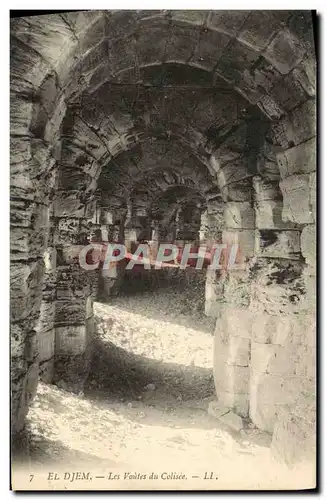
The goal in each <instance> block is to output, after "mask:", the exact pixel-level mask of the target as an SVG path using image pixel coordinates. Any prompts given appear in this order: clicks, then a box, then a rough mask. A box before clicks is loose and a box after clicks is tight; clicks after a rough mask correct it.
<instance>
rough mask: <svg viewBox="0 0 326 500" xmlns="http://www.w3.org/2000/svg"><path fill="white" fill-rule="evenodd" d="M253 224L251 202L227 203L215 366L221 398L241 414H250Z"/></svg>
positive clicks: (243, 415) (216, 383)
mask: <svg viewBox="0 0 326 500" xmlns="http://www.w3.org/2000/svg"><path fill="white" fill-rule="evenodd" d="M254 227H255V215H254V210H253V208H252V206H251V204H250V203H249V202H227V203H226V204H225V206H224V229H223V232H222V243H223V244H225V245H226V249H225V254H224V255H225V261H224V265H225V266H226V268H225V269H223V270H222V271H221V273H222V274H223V282H222V283H223V289H221V292H220V293H221V296H220V298H219V313H218V314H217V315H216V317H217V321H216V329H215V344H214V364H213V368H214V380H215V386H216V392H217V398H218V400H219V401H220V402H221V403H222V404H223V405H225V406H227V407H229V408H232V410H233V411H235V412H236V413H237V414H239V415H241V416H242V417H247V416H248V414H249V383H250V368H249V365H250V344H251V322H252V317H251V314H250V312H249V311H248V308H249V304H250V295H251V289H250V275H249V266H248V262H249V260H250V259H251V258H252V257H253V254H254V235H255V232H254ZM235 244H237V245H238V256H237V258H236V262H235V263H236V266H237V268H233V267H230V268H229V267H228V265H229V258H230V251H231V249H232V246H233V245H235ZM239 266H240V268H239ZM221 288H222V287H221Z"/></svg>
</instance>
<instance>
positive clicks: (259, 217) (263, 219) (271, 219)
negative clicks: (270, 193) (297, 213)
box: [255, 200, 297, 229]
mask: <svg viewBox="0 0 326 500" xmlns="http://www.w3.org/2000/svg"><path fill="white" fill-rule="evenodd" d="M255 213H256V227H257V228H258V229H291V228H295V227H297V226H296V224H295V223H293V222H289V221H284V220H283V219H282V213H283V202H282V201H274V200H263V201H257V202H256V203H255Z"/></svg>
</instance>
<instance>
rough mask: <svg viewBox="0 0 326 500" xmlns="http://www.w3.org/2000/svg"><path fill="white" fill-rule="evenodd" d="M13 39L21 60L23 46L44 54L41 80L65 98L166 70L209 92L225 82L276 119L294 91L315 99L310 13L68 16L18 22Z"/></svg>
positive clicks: (97, 13)
mask: <svg viewBox="0 0 326 500" xmlns="http://www.w3.org/2000/svg"><path fill="white" fill-rule="evenodd" d="M11 31H12V35H13V41H14V42H16V45H17V46H16V57H17V58H19V53H22V52H23V47H24V46H25V47H28V48H30V49H31V50H32V51H35V53H37V54H40V55H41V58H42V64H43V66H44V67H42V68H39V72H38V74H39V75H42V74H50V73H51V71H52V72H54V73H56V75H57V78H58V82H57V83H58V85H59V86H60V87H61V89H62V91H63V92H65V95H66V98H68V97H69V96H75V97H76V95H78V94H79V93H80V92H83V91H85V90H86V89H87V90H88V92H90V93H91V92H93V91H94V90H95V89H98V88H100V87H101V86H102V85H103V84H104V83H105V82H107V81H111V82H115V83H126V82H128V83H131V84H133V85H138V84H139V83H143V82H144V81H145V83H146V81H147V80H148V68H150V67H151V66H155V65H162V64H167V63H168V64H169V63H178V64H186V65H188V66H192V67H195V68H200V69H201V70H202V72H203V71H204V72H207V73H208V75H207V79H206V81H207V82H210V85H211V86H214V85H216V81H218V79H219V78H222V79H223V81H225V82H228V83H229V84H230V85H231V86H232V87H233V88H234V89H235V90H236V91H237V92H239V93H240V94H242V95H243V96H244V97H245V98H246V99H247V100H249V102H251V103H252V104H257V105H258V106H259V107H260V108H261V109H262V110H263V112H264V113H265V114H266V115H268V116H269V117H271V118H273V117H279V116H280V115H281V114H282V113H283V112H284V110H287V103H288V102H289V103H291V105H292V102H293V99H291V90H292V91H293V89H294V91H295V92H296V94H297V95H298V98H300V94H301V93H302V92H303V93H307V94H308V95H309V94H311V93H313V92H314V89H313V88H312V82H311V72H313V60H314V47H313V35H312V23H311V14H310V12H309V11H295V12H292V11H89V12H71V13H65V14H58V15H50V16H41V17H38V16H35V17H34V16H33V17H29V18H21V19H17V20H14V21H13V22H12V25H11ZM19 44H20V45H19ZM31 57H34V55H33V54H31ZM40 65H41V63H39V66H40ZM26 69H28V71H29V72H31V71H33V69H32V67H30V68H27V67H26ZM146 71H147V76H146ZM26 76H28V75H26ZM40 79H41V77H40ZM149 81H151V79H149ZM39 83H40V84H41V81H40V82H39ZM284 89H285V91H284ZM286 89H288V90H289V92H288V93H287V92H286Z"/></svg>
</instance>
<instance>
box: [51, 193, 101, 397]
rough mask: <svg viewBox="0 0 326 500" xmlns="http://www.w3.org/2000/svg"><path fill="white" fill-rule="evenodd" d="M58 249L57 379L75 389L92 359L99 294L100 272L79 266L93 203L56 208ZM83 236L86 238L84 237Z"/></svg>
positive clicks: (59, 384)
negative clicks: (72, 208)
mask: <svg viewBox="0 0 326 500" xmlns="http://www.w3.org/2000/svg"><path fill="white" fill-rule="evenodd" d="M54 215H55V220H56V231H55V234H54V243H55V244H56V250H57V271H56V275H57V276H56V279H57V281H56V303H55V318H54V326H55V347H54V382H55V383H56V384H57V385H58V386H59V387H62V388H64V389H67V390H71V391H73V392H79V391H81V390H82V389H83V385H84V382H85V380H86V378H87V376H88V372H89V368H90V361H91V341H92V336H93V330H94V319H93V300H94V298H95V296H96V294H97V286H98V285H97V284H98V271H97V270H93V271H90V270H85V269H83V268H82V267H81V266H80V263H79V254H80V251H81V250H82V249H83V248H84V246H85V243H86V242H85V240H83V241H81V239H80V238H81V236H80V235H81V234H84V231H85V229H84V226H85V221H87V220H91V219H92V215H94V211H93V207H92V206H91V205H89V206H87V207H86V208H83V209H80V210H79V211H74V212H73V213H70V214H69V215H68V214H67V213H66V211H65V205H64V204H62V205H60V203H58V205H57V208H56V210H55V214H54ZM82 239H83V238H82Z"/></svg>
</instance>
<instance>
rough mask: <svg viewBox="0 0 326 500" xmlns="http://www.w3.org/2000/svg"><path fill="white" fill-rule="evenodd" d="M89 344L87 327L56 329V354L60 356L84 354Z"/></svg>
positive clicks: (61, 327) (62, 327)
mask: <svg viewBox="0 0 326 500" xmlns="http://www.w3.org/2000/svg"><path fill="white" fill-rule="evenodd" d="M88 343H89V338H88V334H87V329H86V326H85V325H79V326H73V325H71V326H60V327H56V329H55V353H56V355H58V356H60V355H65V356H73V355H79V354H83V353H84V352H85V349H86V347H87V345H88Z"/></svg>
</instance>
